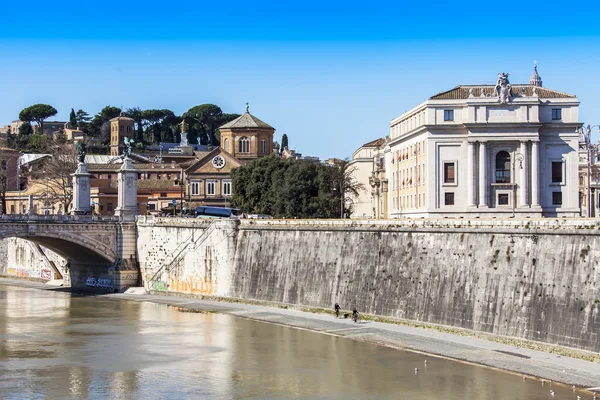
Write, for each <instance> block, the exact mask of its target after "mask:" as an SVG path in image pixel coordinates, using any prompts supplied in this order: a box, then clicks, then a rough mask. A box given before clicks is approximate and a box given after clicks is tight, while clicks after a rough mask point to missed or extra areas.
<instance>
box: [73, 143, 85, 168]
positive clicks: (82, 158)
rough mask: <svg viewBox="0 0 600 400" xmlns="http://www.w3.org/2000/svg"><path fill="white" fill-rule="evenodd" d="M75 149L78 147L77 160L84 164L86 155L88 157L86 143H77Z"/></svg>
mask: <svg viewBox="0 0 600 400" xmlns="http://www.w3.org/2000/svg"><path fill="white" fill-rule="evenodd" d="M75 147H77V153H78V154H77V159H78V160H79V162H80V163H84V162H85V155H86V149H85V143H82V142H77V144H76V145H75Z"/></svg>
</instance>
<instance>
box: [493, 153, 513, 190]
mask: <svg viewBox="0 0 600 400" xmlns="http://www.w3.org/2000/svg"><path fill="white" fill-rule="evenodd" d="M496 183H510V154H508V152H506V151H500V152H498V154H496Z"/></svg>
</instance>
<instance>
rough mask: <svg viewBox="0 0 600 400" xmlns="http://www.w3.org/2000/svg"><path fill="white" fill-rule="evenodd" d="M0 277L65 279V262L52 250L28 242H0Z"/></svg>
mask: <svg viewBox="0 0 600 400" xmlns="http://www.w3.org/2000/svg"><path fill="white" fill-rule="evenodd" d="M0 259H1V260H4V262H0V275H4V276H9V277H18V278H30V279H41V280H43V281H49V280H52V279H63V278H65V279H67V280H68V277H69V274H68V272H67V270H66V266H67V260H65V259H64V258H63V257H61V256H60V255H58V254H57V253H55V252H53V251H52V250H50V249H48V248H46V247H44V246H40V245H36V244H35V243H33V242H30V241H28V240H24V239H19V238H7V239H1V240H0Z"/></svg>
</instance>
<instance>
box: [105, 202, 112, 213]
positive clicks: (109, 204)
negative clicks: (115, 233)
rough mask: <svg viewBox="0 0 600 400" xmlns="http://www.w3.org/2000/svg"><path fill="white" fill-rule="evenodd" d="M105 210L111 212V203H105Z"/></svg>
mask: <svg viewBox="0 0 600 400" xmlns="http://www.w3.org/2000/svg"><path fill="white" fill-rule="evenodd" d="M106 210H107V211H108V212H112V210H113V203H107V204H106Z"/></svg>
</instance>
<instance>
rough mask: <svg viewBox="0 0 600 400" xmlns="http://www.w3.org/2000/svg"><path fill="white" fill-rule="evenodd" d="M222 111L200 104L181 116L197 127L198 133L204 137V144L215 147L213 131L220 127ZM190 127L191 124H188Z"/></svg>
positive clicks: (212, 106)
mask: <svg viewBox="0 0 600 400" xmlns="http://www.w3.org/2000/svg"><path fill="white" fill-rule="evenodd" d="M222 116H223V111H222V110H221V108H220V107H219V106H216V105H214V104H201V105H199V106H195V107H192V108H190V109H189V110H188V111H186V112H185V113H184V114H183V118H184V119H186V121H187V122H191V123H196V124H197V125H198V127H197V129H198V131H199V132H198V133H200V134H201V135H203V136H205V137H206V144H211V145H213V146H214V145H215V144H216V140H215V129H217V128H218V127H219V126H220V123H219V122H220V121H221V117H222ZM190 125H191V124H190Z"/></svg>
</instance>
